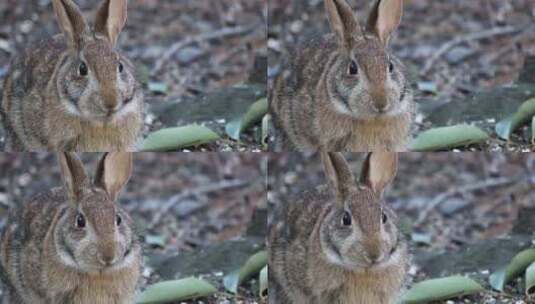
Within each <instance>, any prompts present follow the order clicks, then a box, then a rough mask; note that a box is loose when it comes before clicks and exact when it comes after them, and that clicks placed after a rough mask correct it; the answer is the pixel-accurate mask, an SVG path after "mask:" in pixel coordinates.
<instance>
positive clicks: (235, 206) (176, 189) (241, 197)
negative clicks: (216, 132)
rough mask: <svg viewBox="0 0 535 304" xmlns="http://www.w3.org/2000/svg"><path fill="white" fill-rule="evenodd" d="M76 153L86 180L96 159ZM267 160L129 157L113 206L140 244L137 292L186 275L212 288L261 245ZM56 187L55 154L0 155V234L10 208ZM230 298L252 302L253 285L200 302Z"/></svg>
mask: <svg viewBox="0 0 535 304" xmlns="http://www.w3.org/2000/svg"><path fill="white" fill-rule="evenodd" d="M80 155H81V158H82V160H83V161H84V163H85V164H86V170H87V172H88V174H90V175H91V176H93V174H94V170H95V168H96V165H97V161H98V159H100V157H101V154H98V153H85V154H80ZM266 163H267V162H266V159H265V157H264V156H262V155H260V154H256V153H255V154H253V153H241V154H237V153H195V154H188V153H136V154H135V155H134V168H133V173H132V177H131V179H130V181H129V183H128V184H127V185H126V187H125V189H124V190H123V192H122V193H121V195H120V196H119V204H120V205H121V206H122V207H124V208H125V209H126V210H128V211H129V213H130V215H131V216H132V218H133V219H134V220H135V222H136V226H137V228H138V230H139V231H140V236H141V238H142V241H143V247H144V256H145V265H144V268H143V279H142V284H141V286H140V289H141V290H144V289H145V288H146V287H147V285H150V284H153V283H156V282H160V281H164V280H173V279H180V278H184V277H188V276H195V277H203V278H206V279H207V280H209V281H210V282H212V283H213V284H214V285H215V286H216V287H218V288H219V287H221V281H222V277H223V275H227V274H228V273H229V272H230V271H232V270H235V269H236V268H239V267H240V266H241V264H242V263H244V261H245V260H246V259H247V258H248V257H249V256H250V255H252V254H253V253H256V252H257V251H259V250H261V249H262V248H263V247H264V245H263V244H264V235H265V223H266V214H267V209H266V195H265V193H266V190H265V176H266ZM58 186H61V178H60V173H59V167H58V165H57V160H56V156H55V154H49V153H19V154H7V153H0V230H1V229H3V226H4V225H5V223H6V220H7V216H8V210H9V208H12V207H14V206H18V205H20V204H22V203H23V202H24V201H25V200H26V199H28V198H30V197H31V196H33V195H35V194H37V193H39V192H41V191H46V190H47V189H50V188H51V187H58ZM221 289H222V288H221ZM234 297H236V298H239V300H240V301H242V303H257V302H258V299H259V295H258V282H257V280H254V279H253V280H251V281H248V282H246V283H244V284H243V286H242V287H241V288H240V289H239V296H233V295H231V294H230V293H228V294H219V295H217V296H213V297H209V298H206V299H203V301H205V303H221V302H224V301H235V298H234ZM192 303H197V302H192ZM233 303H235V302H233Z"/></svg>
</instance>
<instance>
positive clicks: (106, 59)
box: [82, 39, 120, 79]
mask: <svg viewBox="0 0 535 304" xmlns="http://www.w3.org/2000/svg"><path fill="white" fill-rule="evenodd" d="M82 56H83V59H85V61H86V62H87V64H88V65H89V67H90V68H91V69H92V70H93V71H95V73H96V74H97V78H99V79H108V78H113V79H115V78H116V70H117V62H118V61H119V59H120V56H119V54H118V52H116V51H115V50H114V49H113V48H112V47H111V45H110V43H109V42H107V41H105V40H102V39H95V40H92V41H90V42H88V43H87V44H86V45H85V47H84V49H83V51H82Z"/></svg>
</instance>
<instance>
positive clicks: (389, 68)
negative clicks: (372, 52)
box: [388, 61, 394, 73]
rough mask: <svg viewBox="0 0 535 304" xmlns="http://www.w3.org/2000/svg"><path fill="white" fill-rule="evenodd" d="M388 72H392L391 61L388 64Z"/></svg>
mask: <svg viewBox="0 0 535 304" xmlns="http://www.w3.org/2000/svg"><path fill="white" fill-rule="evenodd" d="M388 71H389V72H390V73H392V72H394V63H393V62H392V61H390V62H389V64H388Z"/></svg>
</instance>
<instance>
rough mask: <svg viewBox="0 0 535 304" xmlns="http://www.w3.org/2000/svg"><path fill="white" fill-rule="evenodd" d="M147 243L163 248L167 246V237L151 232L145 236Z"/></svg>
mask: <svg viewBox="0 0 535 304" xmlns="http://www.w3.org/2000/svg"><path fill="white" fill-rule="evenodd" d="M145 243H147V244H149V245H151V246H157V247H161V248H163V247H165V237H164V236H163V235H154V234H149V235H146V236H145Z"/></svg>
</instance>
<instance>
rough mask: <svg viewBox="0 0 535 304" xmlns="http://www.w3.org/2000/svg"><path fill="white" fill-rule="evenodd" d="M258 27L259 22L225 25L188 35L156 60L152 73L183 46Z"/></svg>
mask: <svg viewBox="0 0 535 304" xmlns="http://www.w3.org/2000/svg"><path fill="white" fill-rule="evenodd" d="M256 27H257V24H253V25H247V26H236V27H224V28H222V29H220V30H217V31H213V32H206V33H202V34H200V35H196V36H191V37H187V38H185V39H183V40H180V41H177V42H175V43H174V44H173V45H171V47H169V49H168V50H167V51H166V52H165V53H164V54H163V55H162V57H161V58H160V59H158V61H157V62H156V64H155V65H154V68H153V69H152V71H151V74H152V75H155V74H157V73H158V72H160V71H161V70H162V67H163V65H164V64H165V63H166V62H167V61H169V60H170V59H171V57H172V56H173V55H174V54H175V53H176V52H178V50H180V49H181V48H183V47H186V46H188V45H190V44H193V43H200V42H204V41H210V40H214V39H221V38H226V37H229V36H236V35H241V34H245V33H248V32H250V31H252V30H253V29H255V28H256Z"/></svg>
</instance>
